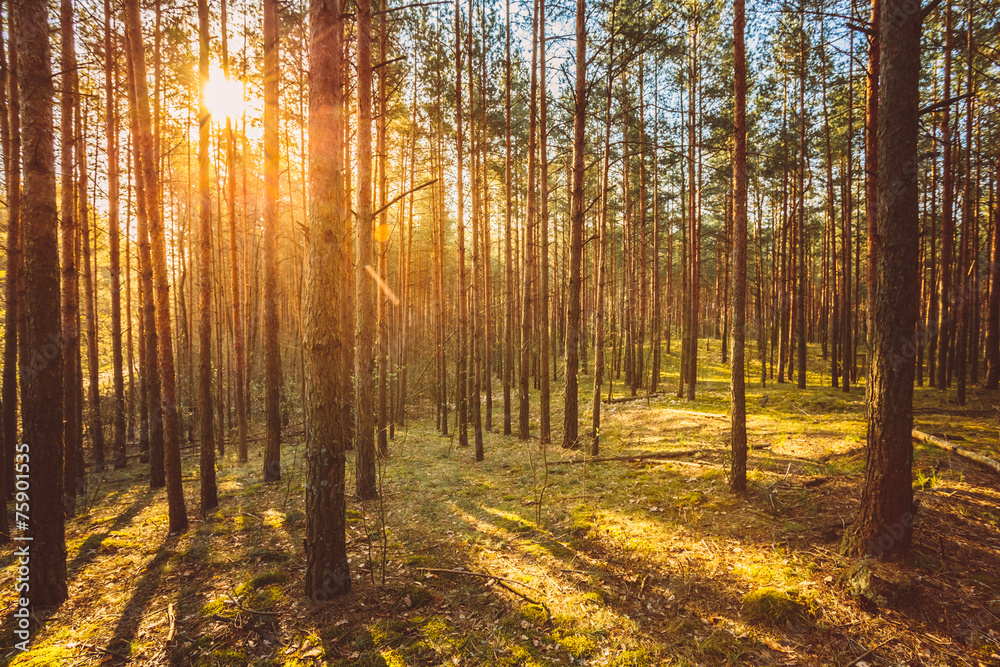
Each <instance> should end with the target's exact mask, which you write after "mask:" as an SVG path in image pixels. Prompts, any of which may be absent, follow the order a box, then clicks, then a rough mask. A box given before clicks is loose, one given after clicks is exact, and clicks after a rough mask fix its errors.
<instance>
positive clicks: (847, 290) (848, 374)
mask: <svg viewBox="0 0 1000 667" xmlns="http://www.w3.org/2000/svg"><path fill="white" fill-rule="evenodd" d="M850 44H851V47H850V48H851V53H854V31H853V30H852V31H851V38H850ZM847 80H848V83H847V136H846V137H845V140H846V143H847V155H846V159H845V160H844V164H845V165H846V172H847V177H846V178H845V179H844V181H845V182H844V197H843V199H844V213H843V215H842V216H841V224H842V225H843V229H842V230H841V235H840V254H841V257H840V265H841V268H842V270H843V276H842V278H841V284H840V285H841V286H840V292H841V293H840V299H841V302H840V303H841V307H840V318H841V328H842V331H841V341H840V356H841V369H842V370H841V373H840V375H841V378H840V388H841V391H843V392H844V393H845V394H846V393H848V392H850V390H851V381H852V379H853V377H854V376H853V368H854V353H853V349H854V348H853V347H852V345H851V221H852V220H853V219H854V162H853V159H854V59H853V58H851V59H850V64H849V65H848V76H847ZM844 171H845V169H841V173H844Z"/></svg>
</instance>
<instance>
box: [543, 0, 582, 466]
mask: <svg viewBox="0 0 1000 667" xmlns="http://www.w3.org/2000/svg"><path fill="white" fill-rule="evenodd" d="M586 10H587V4H586V0H576V90H575V94H574V103H575V107H574V112H573V198H572V201H571V204H570V242H569V292H568V294H567V296H566V300H567V314H566V372H565V383H566V390H565V399H564V401H565V405H564V409H563V447H569V448H576V447H579V446H580V445H579V435H578V431H579V414H578V413H579V408H578V405H577V404H578V393H579V389H578V381H577V371H578V368H579V363H580V359H579V345H580V325H581V319H582V318H581V317H580V313H581V310H582V307H583V306H582V303H581V301H582V293H581V289H580V286H581V282H582V280H583V276H582V275H581V269H582V267H581V257H582V255H583V218H584V209H583V179H584V176H585V172H584V165H583V153H584V149H585V148H586V144H585V132H584V131H585V129H586V123H587V30H586V25H585V15H586ZM543 94H544V88H543Z"/></svg>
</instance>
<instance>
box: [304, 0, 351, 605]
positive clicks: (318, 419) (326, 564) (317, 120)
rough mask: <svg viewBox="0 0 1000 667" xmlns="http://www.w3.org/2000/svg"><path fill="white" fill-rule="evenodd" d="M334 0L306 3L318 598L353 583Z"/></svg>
mask: <svg viewBox="0 0 1000 667" xmlns="http://www.w3.org/2000/svg"><path fill="white" fill-rule="evenodd" d="M342 12H343V7H342V4H341V2H340V1H339V0H310V3H309V33H310V46H309V221H308V225H309V232H310V233H309V236H308V237H307V241H306V248H307V252H306V279H305V283H306V294H305V297H306V304H305V323H304V329H303V333H304V340H303V346H304V347H305V349H306V361H307V366H306V372H307V375H308V382H307V384H306V386H307V393H306V397H307V403H306V406H305V407H306V410H307V411H308V419H306V453H305V457H306V540H305V550H306V575H305V592H306V595H308V596H309V597H310V598H311V599H312V600H314V601H316V602H324V601H326V600H329V599H330V598H332V597H335V596H338V595H344V594H346V593H349V592H350V590H351V573H350V566H349V564H348V559H347V543H346V528H347V517H346V506H347V498H346V492H345V491H346V490H345V482H344V477H345V457H346V455H345V451H346V450H347V446H348V442H349V439H350V424H349V423H348V421H349V416H350V410H349V407H350V403H351V397H350V394H351V384H350V368H351V364H352V361H353V359H352V356H353V355H352V353H351V349H350V345H349V344H348V341H349V340H350V338H351V337H352V336H353V334H354V318H353V314H352V313H351V311H350V310H349V309H344V308H341V307H338V306H339V305H340V304H341V302H342V300H344V299H346V298H347V292H348V291H349V289H350V285H349V278H348V276H349V274H350V271H351V258H350V254H349V252H348V249H349V247H350V246H349V245H348V244H347V243H345V242H344V239H345V238H349V237H350V233H351V229H350V223H349V222H347V223H345V222H344V221H347V220H349V215H348V211H347V210H345V209H346V207H345V206H344V202H345V201H346V199H347V198H346V196H345V192H344V190H345V183H344V173H345V164H344V159H343V156H344V147H343V145H342V144H343V137H344V127H345V126H346V125H347V124H348V123H349V122H350V121H349V118H348V114H347V109H346V104H345V91H344V81H343V79H342V77H343V72H344V71H345V70H346V69H347V63H346V62H345V61H344V60H345V59H344V49H343V46H342V39H343V31H344V28H343V25H342V22H341V21H342V19H341V14H342Z"/></svg>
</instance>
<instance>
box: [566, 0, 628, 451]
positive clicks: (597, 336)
mask: <svg viewBox="0 0 1000 667" xmlns="http://www.w3.org/2000/svg"><path fill="white" fill-rule="evenodd" d="M617 9H618V3H617V2H616V0H612V2H611V19H610V21H609V23H608V33H609V36H608V69H607V74H606V76H605V83H604V86H605V96H604V146H603V149H604V158H603V165H602V167H601V219H600V223H599V224H600V228H599V229H598V237H599V238H598V241H597V252H596V253H595V254H594V270H595V271H596V273H597V279H596V281H595V282H596V284H597V299H596V302H597V303H596V307H595V308H594V396H593V410H592V423H591V426H592V428H593V432H592V433H591V436H592V437H593V440H592V441H591V444H590V455H591V456H597V455H598V454H599V453H600V442H601V385H602V384H603V381H604V309H605V306H604V301H605V292H606V291H607V289H606V286H605V270H606V267H605V265H606V264H607V259H608V258H607V255H608V194H609V191H610V184H609V183H608V174H609V173H610V168H611V85H612V81H613V79H612V74H613V71H614V61H615V13H616V10H617ZM574 128H575V125H574ZM571 212H572V211H571ZM570 222H571V223H572V220H571V221H570ZM612 261H613V260H612Z"/></svg>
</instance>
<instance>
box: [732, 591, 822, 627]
mask: <svg viewBox="0 0 1000 667" xmlns="http://www.w3.org/2000/svg"><path fill="white" fill-rule="evenodd" d="M807 613H808V607H807V606H806V605H805V604H803V602H802V601H801V600H800V598H799V596H798V595H797V594H796V593H794V592H788V591H782V590H779V589H777V588H772V587H770V586H765V587H763V588H758V589H757V590H755V591H751V592H749V593H747V594H746V595H745V596H743V615H744V616H746V617H747V618H748V619H749V620H751V621H754V622H770V623H773V624H775V625H783V624H784V623H787V622H788V621H790V620H792V619H793V618H795V617H798V616H804V615H806V614H807Z"/></svg>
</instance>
